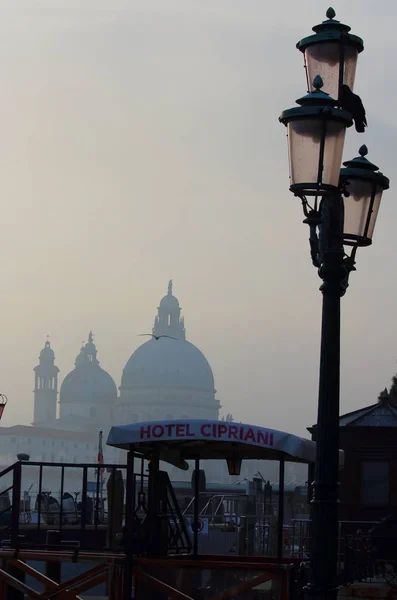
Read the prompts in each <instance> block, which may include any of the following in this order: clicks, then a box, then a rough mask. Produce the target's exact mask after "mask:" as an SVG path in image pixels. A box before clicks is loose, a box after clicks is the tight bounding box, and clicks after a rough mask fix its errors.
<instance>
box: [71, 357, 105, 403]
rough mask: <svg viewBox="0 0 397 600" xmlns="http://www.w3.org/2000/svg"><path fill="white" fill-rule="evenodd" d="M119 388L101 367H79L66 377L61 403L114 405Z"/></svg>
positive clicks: (87, 365)
mask: <svg viewBox="0 0 397 600" xmlns="http://www.w3.org/2000/svg"><path fill="white" fill-rule="evenodd" d="M116 397H117V387H116V384H115V383H114V381H113V379H112V378H111V376H110V375H109V373H107V372H106V371H104V370H103V369H101V367H100V366H99V365H95V364H91V365H90V364H86V365H84V366H77V367H76V368H75V369H73V371H71V372H70V373H69V374H68V375H66V377H65V379H64V380H63V382H62V385H61V391H60V403H61V404H63V403H64V402H77V403H88V404H91V405H94V404H104V403H113V402H114V401H115V400H116Z"/></svg>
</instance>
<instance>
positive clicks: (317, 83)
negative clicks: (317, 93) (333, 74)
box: [313, 75, 324, 90]
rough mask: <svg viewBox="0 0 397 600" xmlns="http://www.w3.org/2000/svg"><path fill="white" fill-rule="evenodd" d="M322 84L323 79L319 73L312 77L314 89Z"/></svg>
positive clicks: (317, 88)
mask: <svg viewBox="0 0 397 600" xmlns="http://www.w3.org/2000/svg"><path fill="white" fill-rule="evenodd" d="M323 85H324V81H323V80H322V77H321V75H316V76H315V78H314V79H313V87H314V89H315V90H321V88H322V87H323Z"/></svg>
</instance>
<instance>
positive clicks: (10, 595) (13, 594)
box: [5, 535, 25, 600]
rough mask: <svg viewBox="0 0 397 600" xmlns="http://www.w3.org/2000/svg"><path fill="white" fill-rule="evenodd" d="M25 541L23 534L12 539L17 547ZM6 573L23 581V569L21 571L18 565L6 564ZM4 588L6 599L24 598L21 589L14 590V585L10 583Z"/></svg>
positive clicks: (17, 599) (21, 599) (18, 599)
mask: <svg viewBox="0 0 397 600" xmlns="http://www.w3.org/2000/svg"><path fill="white" fill-rule="evenodd" d="M24 541H25V536H24V535H20V536H18V539H16V540H15V539H14V544H16V546H17V547H19V546H20V544H21V543H23V542H24ZM7 573H9V574H10V575H12V577H15V579H18V580H19V581H22V583H25V573H24V572H23V571H21V569H18V567H15V566H14V565H11V564H9V563H8V564H7ZM5 588H6V596H5V598H6V600H24V598H25V594H24V592H22V591H19V590H16V589H15V588H14V587H12V586H11V585H7V584H6V585H5Z"/></svg>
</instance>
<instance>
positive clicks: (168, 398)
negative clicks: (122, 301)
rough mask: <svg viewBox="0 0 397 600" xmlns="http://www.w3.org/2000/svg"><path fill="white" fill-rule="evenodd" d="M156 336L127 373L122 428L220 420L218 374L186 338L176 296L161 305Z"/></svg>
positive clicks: (132, 359) (121, 408)
mask: <svg viewBox="0 0 397 600" xmlns="http://www.w3.org/2000/svg"><path fill="white" fill-rule="evenodd" d="M157 310H158V314H157V316H156V318H155V321H154V327H153V330H152V331H153V337H151V338H150V340H149V341H147V342H145V343H144V344H142V346H139V348H138V349H137V350H135V352H134V353H133V354H132V356H131V357H130V359H129V360H128V362H127V364H126V366H125V367H124V370H123V375H122V378H121V386H120V396H119V398H118V399H117V409H116V418H117V420H118V422H119V423H120V424H127V423H134V422H137V421H152V420H163V419H185V418H188V417H190V418H196V419H217V418H218V415H219V408H220V406H219V401H218V400H216V399H215V394H216V390H215V386H214V375H213V373H212V370H211V367H210V365H209V363H208V361H207V359H206V358H205V356H204V354H203V353H202V352H201V351H200V350H199V349H198V348H197V347H196V346H194V345H193V344H192V343H191V342H188V341H187V339H186V330H185V323H184V319H183V317H181V309H180V306H179V302H178V300H177V298H175V296H174V295H173V293H172V281H170V282H169V284H168V293H167V295H166V296H164V298H162V299H161V301H160V306H159V307H158V309H157Z"/></svg>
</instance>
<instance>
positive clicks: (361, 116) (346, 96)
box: [340, 84, 368, 133]
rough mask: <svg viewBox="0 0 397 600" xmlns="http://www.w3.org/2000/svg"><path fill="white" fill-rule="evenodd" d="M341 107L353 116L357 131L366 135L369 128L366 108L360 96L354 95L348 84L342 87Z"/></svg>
mask: <svg viewBox="0 0 397 600" xmlns="http://www.w3.org/2000/svg"><path fill="white" fill-rule="evenodd" d="M340 105H341V107H342V108H344V109H345V110H347V111H348V112H349V113H350V114H351V115H352V117H353V120H354V125H355V127H356V131H358V133H364V131H365V128H366V127H367V126H368V123H367V118H366V114H365V108H364V106H363V103H362V101H361V98H360V96H357V94H354V93H353V92H352V91H351V89H350V88H349V86H348V85H346V84H343V85H342V90H341V95H340Z"/></svg>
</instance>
